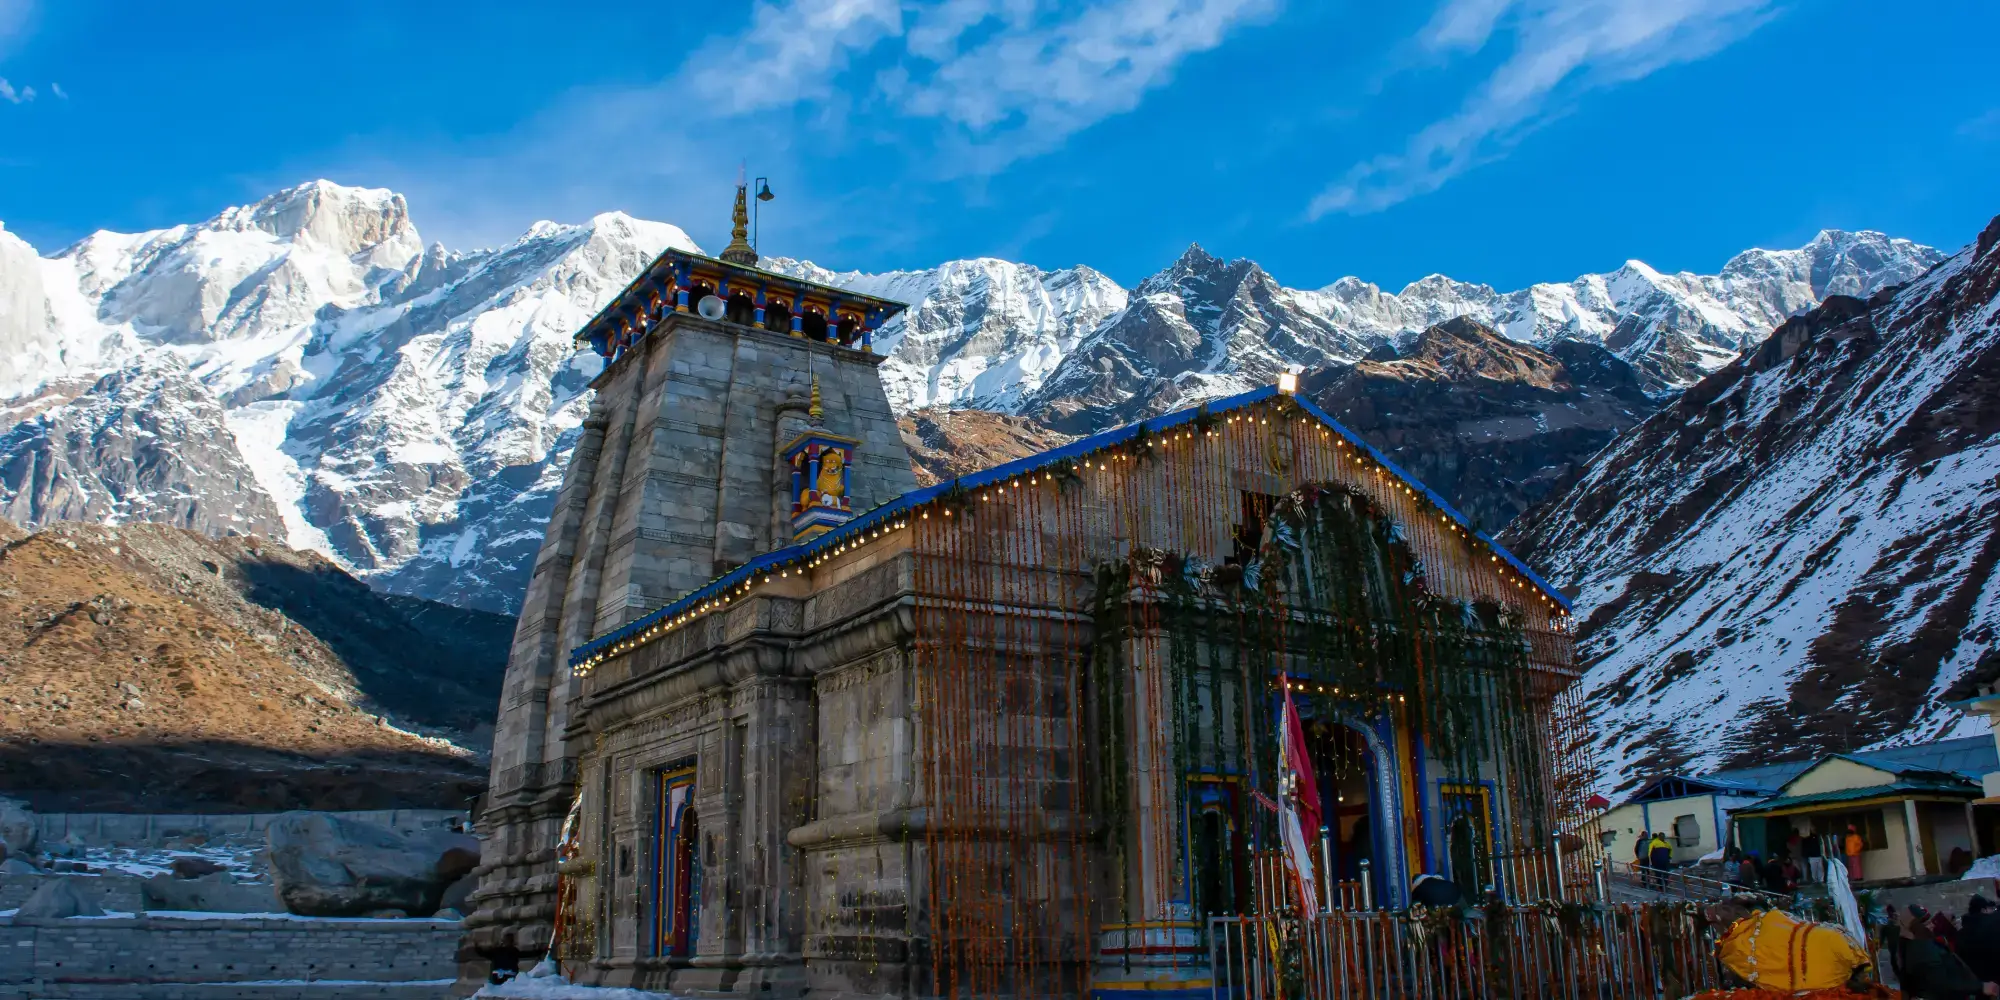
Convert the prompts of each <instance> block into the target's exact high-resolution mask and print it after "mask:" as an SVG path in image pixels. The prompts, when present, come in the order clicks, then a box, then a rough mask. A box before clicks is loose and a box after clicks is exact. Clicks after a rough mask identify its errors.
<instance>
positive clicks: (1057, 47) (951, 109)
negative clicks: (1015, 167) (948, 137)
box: [893, 0, 1277, 154]
mask: <svg viewBox="0 0 2000 1000" xmlns="http://www.w3.org/2000/svg"><path fill="white" fill-rule="evenodd" d="M1039 6H1040V5H1032V4H1026V3H1010V2H1008V0H986V2H984V3H981V2H979V0H962V2H958V3H947V4H944V5H942V6H940V7H938V8H933V9H932V10H930V11H927V12H926V15H925V16H924V17H923V18H921V19H920V20H919V22H918V24H917V25H916V26H915V28H913V29H912V31H911V40H912V42H913V44H912V45H911V46H909V49H910V52H909V55H910V59H909V60H907V62H906V66H905V68H906V69H907V70H908V71H909V72H910V82H909V83H908V85H907V86H906V87H904V88H903V89H902V91H901V93H900V94H896V95H893V96H895V97H896V98H897V99H898V105H899V106H900V107H901V109H902V110H903V111H904V112H906V113H908V114H912V115H917V116H921V117H928V118H937V119H940V120H943V121H945V122H948V123H951V124H952V125H955V126H957V127H959V128H961V129H963V130H964V134H965V135H966V136H967V137H969V138H971V139H972V140H974V141H975V142H986V141H990V140H995V139H1000V138H1003V137H1005V138H1009V139H1010V140H1011V141H1010V142H1009V145H1010V146H1011V147H1012V150H1011V152H1012V153H1015V154H1021V153H1031V152H1036V151H1040V150H1042V149H1046V148H1049V147H1051V146H1054V145H1057V144H1059V143H1060V142H1061V141H1062V140H1063V139H1066V138H1068V137H1069V136H1070V135H1072V134H1074V133H1076V132H1079V131H1081V130H1083V129H1085V128H1088V127H1090V126H1091V125H1094V124H1096V123H1097V122H1100V121H1102V120H1104V119H1106V118H1109V117H1112V116H1114V115H1119V114H1123V113H1125V112H1127V111H1131V110H1132V109H1134V108H1136V107H1138V106H1139V103H1140V101H1141V100H1143V99H1144V97H1145V95H1146V93H1147V92H1148V91H1150V90H1152V89H1153V88H1155V87H1157V86H1160V85H1162V84H1164V83H1166V82H1168V81H1169V80H1170V79H1171V78H1172V76H1173V72H1174V70H1175V69H1176V67H1178V66H1179V65H1180V63H1181V62H1182V60H1184V59H1186V58H1187V57H1188V56H1190V55H1194V54H1196V53H1199V52H1205V51H1207V50H1209V49H1213V48H1215V47H1216V46H1218V45H1220V44H1222V41H1223V39H1224V38H1225V37H1226V36H1227V35H1228V33H1229V31H1230V29H1232V28H1235V27H1237V26H1239V25H1241V24H1243V23H1245V22H1247V21H1250V20H1253V19H1256V18H1260V17H1263V16H1265V15H1267V14H1269V13H1271V12H1272V11H1273V10H1274V9H1275V8H1276V7H1277V2H1276V0H1114V2H1103V3H1097V4H1092V5H1089V6H1087V7H1083V8H1081V9H1077V8H1074V7H1071V8H1067V9H1065V11H1064V13H1063V14H1062V15H1061V16H1054V17H1052V16H1048V12H1047V11H1045V10H1041V9H1037V8H1039ZM982 8H983V9H982ZM975 13H981V14H984V15H985V16H983V17H975V16H973V15H974V14H975ZM927 29H934V30H932V32H931V34H930V35H925V34H924V32H925V31H926V30H927Z"/></svg>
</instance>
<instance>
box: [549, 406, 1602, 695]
mask: <svg viewBox="0 0 2000 1000" xmlns="http://www.w3.org/2000/svg"><path fill="white" fill-rule="evenodd" d="M1279 395H1280V393H1279V391H1278V388H1277V387H1276V386H1265V387H1263V388H1261V389H1252V390H1250V391H1249V392H1244V393H1238V394H1237V395H1234V396H1228V397H1225V398H1222V399H1212V400H1209V401H1208V402H1206V403H1205V404H1203V406H1206V407H1207V409H1208V412H1210V413H1228V412H1230V411H1231V410H1238V409H1242V408H1244V407H1248V406H1253V405H1256V404H1258V403H1263V402H1266V401H1269V400H1271V399H1273V398H1275V397H1278V396H1279ZM1286 398H1288V399H1290V400H1291V401H1292V402H1294V403H1296V404H1298V406H1299V408H1300V409H1301V410H1304V411H1305V412H1306V413H1308V414H1310V415H1311V416H1312V418H1313V419H1315V420H1318V421H1320V422H1321V423H1323V424H1325V425H1326V426H1327V427H1328V428H1329V429H1331V430H1332V431H1333V432H1334V433H1336V434H1339V435H1340V436H1341V438H1342V439H1344V440H1345V441H1346V442H1347V443H1348V444H1349V445H1351V446H1353V447H1355V448H1357V449H1360V450H1361V451H1362V452H1364V453H1366V454H1367V455H1368V457H1369V458H1371V459H1373V460H1374V461H1375V462H1376V463H1378V464H1380V465H1381V466H1382V467H1383V468H1385V469H1387V470H1388V471H1389V473H1390V474H1391V475H1393V476H1395V477H1396V478H1397V479H1400V480H1401V481H1402V482H1403V483H1404V485H1406V486H1408V487H1410V488H1411V489H1412V490H1413V491H1415V492H1417V493H1419V494H1422V496H1423V497H1424V499H1425V500H1428V501H1430V503H1431V504H1432V505H1433V506H1435V507H1437V508H1438V509H1439V510H1440V511H1442V512H1443V513H1444V514H1445V515H1446V516H1447V517H1450V518H1451V519H1452V520H1454V521H1456V522H1458V523H1459V524H1460V525H1461V526H1463V527H1464V528H1465V531H1466V533H1467V534H1470V535H1471V536H1473V537H1474V538H1477V539H1479V540H1480V541H1482V542H1485V543H1486V544H1487V545H1488V546H1489V547H1490V548H1491V549H1492V551H1493V553H1494V554H1495V555H1497V556H1499V557H1500V559H1501V560H1503V561H1504V562H1506V563H1507V565H1508V566H1509V567H1511V568H1512V569H1513V570H1514V571H1515V572H1517V573H1520V574H1521V575H1522V576H1525V577H1527V578H1528V579H1529V580H1530V581H1532V582H1533V583H1534V584H1535V586H1536V587H1538V588H1539V589H1540V590H1541V591H1542V592H1543V593H1545V594H1547V595H1548V596H1549V599H1550V600H1552V601H1554V602H1555V603H1556V605H1557V606H1558V607H1560V608H1562V609H1563V610H1564V611H1569V610H1571V606H1570V602H1569V599H1568V598H1566V597H1564V596H1563V595H1562V592H1561V591H1559V590H1557V589H1556V588H1555V587H1553V586H1551V585H1550V584H1549V582H1548V581H1546V580H1544V579H1542V577H1541V576H1540V575H1539V574H1537V573H1536V572H1535V571H1534V570H1532V569H1529V568H1528V564H1527V563H1524V562H1522V561H1521V560H1519V559H1517V558H1515V557H1514V554H1513V553H1511V552H1508V551H1507V549H1506V548H1505V547H1504V546H1502V545H1501V544H1500V543H1499V542H1496V541H1494V540H1493V537H1492V536H1491V535H1488V534H1487V533H1486V532H1484V531H1480V530H1478V529H1476V528H1474V527H1473V525H1472V522H1471V521H1470V520H1469V519H1467V518H1466V517H1465V515H1463V514H1460V513H1459V512H1458V509H1457V508H1455V507H1453V506H1452V505H1451V504H1450V503H1449V502H1447V501H1446V500H1445V498H1443V497H1441V496H1439V495H1437V494H1436V493H1434V492H1432V491H1431V489H1430V487H1428V486H1425V485H1424V484H1423V483H1421V482H1418V481H1417V478H1416V477H1415V476H1412V475H1410V474H1409V473H1408V472H1405V471H1403V469H1402V467H1401V466H1398V465H1397V464H1396V463H1394V462H1392V461H1390V460H1389V457H1388V456H1387V455H1384V454H1382V453H1381V452H1380V451H1377V450H1376V449H1375V447H1374V446H1373V445H1370V444H1369V443H1368V442H1366V441H1363V440H1362V439H1361V436H1360V435H1358V434H1356V433H1354V432H1353V431H1350V430H1348V429H1347V428H1346V427H1345V426H1343V425H1342V424H1341V423H1340V421H1338V420H1335V419H1333V415H1332V414H1329V413H1327V412H1326V411H1325V410H1322V409H1320V408H1319V407H1318V406H1315V405H1313V403H1312V402H1311V401H1310V400H1307V399H1304V398H1301V397H1298V396H1287V397H1286ZM1202 408H1203V407H1202V406H1191V407H1188V408H1187V409H1184V410H1175V411H1174V412H1172V413H1166V414H1162V415H1160V416H1157V417H1153V418H1151V419H1148V420H1141V421H1138V422H1136V423H1130V424H1126V425H1124V426H1122V427H1114V428H1112V429H1111V430H1108V431H1100V432H1098V433H1096V434H1092V435H1090V436H1089V437H1085V438H1079V439H1077V440H1075V441H1072V442H1070V443H1069V444H1066V445H1063V446H1062V447H1060V448H1052V449H1050V450H1048V451H1044V452H1039V453H1037V454H1034V455H1029V456H1027V457H1025V458H1018V459H1015V460H1014V461H1012V462H1007V463H1005V464H1003V465H996V466H994V467H993V468H991V469H985V470H983V471H980V472H975V473H972V474H970V475H966V476H960V477H958V478H957V479H954V480H951V481H949V482H943V483H939V484H937V485H936V486H927V487H924V488H923V489H919V490H912V491H911V492H909V493H905V494H903V495H902V496H900V497H897V498H896V499H894V500H890V501H888V502H887V503H884V504H881V505H880V506H877V507H876V508H874V509H873V510H870V511H868V512H867V513H865V514H862V515H860V516H859V517H856V518H855V519H854V520H852V521H849V522H847V523H846V524H843V525H841V526H840V527H838V528H835V529H833V530H832V531H828V532H826V533H825V534H822V535H820V536H818V537H816V538H814V539H812V540H811V541H808V542H803V543H800V544H798V545H790V546H786V547H785V548H781V549H776V550H773V551H771V552H768V553H765V554H764V555H761V556H758V557H757V558H755V559H752V560H750V561H749V562H747V563H745V564H743V565H742V566H739V567H737V568H736V569H734V570H731V571H730V572H728V573H726V574H724V575H722V576H719V577H717V578H715V579H714V580H711V581H709V582H708V583H707V584H705V585H703V586H701V587H700V588H698V589H696V590H694V591H693V592H692V593H689V594H688V595H687V596H686V597H683V598H681V599H680V600H677V601H674V602H673V603H671V604H668V605H666V606H665V607H662V608H659V609H657V610H655V611H653V612H651V613H649V614H647V615H646V616H644V617H642V618H639V619H638V620H636V621H633V622H631V623H629V624H627V625H624V626H622V627H620V628H617V629H614V630H612V631H610V632H606V633H605V634H603V635H601V636H598V637H597V638H595V639H592V640H590V641H589V642H586V643H584V644H583V645H581V646H578V647H576V649H575V650H573V651H572V652H571V653H570V657H569V662H570V666H571V667H576V666H578V665H579V664H582V663H585V662H586V661H590V660H591V658H592V657H596V656H599V654H600V653H603V652H604V651H606V650H609V649H611V648H612V647H614V646H618V645H619V644H621V643H627V642H633V641H635V640H639V639H641V638H642V637H644V636H647V635H648V634H651V633H654V632H656V631H658V629H659V627H660V625H661V623H663V622H671V621H673V620H675V619H677V618H679V617H681V616H682V615H686V614H688V613H690V612H691V611H700V610H702V609H704V608H707V607H710V606H712V605H713V604H714V603H716V602H718V601H720V602H723V603H727V599H728V595H729V592H730V591H731V590H732V589H734V588H737V587H740V586H742V584H743V583H744V582H745V581H747V580H750V579H752V578H754V577H755V576H757V575H758V574H760V573H764V572H767V571H771V570H775V569H776V568H778V567H779V566H784V565H790V564H792V563H797V562H802V561H804V560H807V559H811V558H816V557H818V556H821V555H825V554H827V553H829V552H832V551H833V550H834V549H835V548H836V547H840V546H845V545H847V544H849V543H853V542H859V541H861V540H863V539H864V538H866V537H868V535H869V534H870V533H871V532H874V531H877V530H879V529H881V528H883V527H884V526H885V525H892V524H894V523H895V521H896V520H897V519H898V518H900V517H902V516H904V515H905V514H908V513H909V512H910V511H912V510H914V509H916V508H917V507H919V506H922V505H923V504H926V503H929V502H931V501H932V500H936V499H937V498H939V497H940V496H943V495H944V494H945V493H947V492H948V491H950V490H952V489H953V488H958V489H964V490H975V489H979V488H981V487H984V486H991V485H994V484H996V483H1005V482H1006V481H1008V480H1009V479H1012V478H1013V477H1015V476H1019V475H1022V474H1024V473H1029V472H1033V471H1035V470H1037V469H1040V468H1042V467H1043V466H1046V465H1049V464H1052V463H1054V462H1057V461H1062V460H1066V459H1072V458H1081V457H1083V456H1084V455H1087V454H1090V453H1092V452H1096V451H1100V450H1102V449H1104V448H1109V447H1112V446H1114V445H1118V444H1123V443H1124V442H1126V441H1128V440H1130V439H1132V438H1133V437H1135V436H1137V435H1138V434H1139V433H1140V429H1141V428H1144V429H1145V432H1146V433H1148V434H1153V433H1157V432H1159V431H1164V430H1166V429H1168V428H1171V427H1178V426H1180V425H1182V424H1185V423H1189V422H1191V421H1193V420H1194V419H1195V417H1196V416H1197V415H1198V414H1199V413H1200V412H1201V410H1202Z"/></svg>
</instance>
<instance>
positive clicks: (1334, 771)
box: [1306, 719, 1389, 910]
mask: <svg viewBox="0 0 2000 1000" xmlns="http://www.w3.org/2000/svg"><path fill="white" fill-rule="evenodd" d="M1306 735H1307V737H1308V740H1307V750H1308V751H1309V752H1310V753H1311V754H1312V762H1313V774H1314V776H1315V777H1316V778H1317V779H1318V784H1319V795H1320V812H1321V814H1322V822H1323V823H1324V824H1325V826H1326V838H1327V844H1326V847H1327V851H1328V853H1329V854H1330V855H1331V856H1332V864H1331V866H1330V868H1331V877H1330V879H1329V881H1330V882H1331V883H1332V886H1333V888H1332V899H1331V904H1332V905H1333V906H1334V907H1335V908H1336V909H1344V910H1358V909H1361V907H1362V904H1363V893H1362V891H1361V880H1362V871H1363V866H1362V864H1361V862H1362V861H1364V860H1365V861H1367V862H1368V865H1367V872H1368V881H1369V883H1370V886H1369V888H1370V890H1371V891H1370V893H1369V894H1368V898H1370V899H1372V900H1373V901H1374V903H1375V905H1377V906H1383V905H1386V902H1387V900H1388V899H1389V897H1388V896H1387V895H1385V894H1384V892H1383V889H1384V886H1385V885H1386V883H1385V882H1384V881H1383V880H1384V878H1385V877H1386V876H1387V874H1388V873H1387V872H1385V871H1384V870H1383V865H1382V861H1381V858H1380V857H1379V856H1378V854H1377V849H1376V843H1375V841H1376V838H1377V836H1378V834H1379V830H1380V825H1381V824H1380V822H1379V817H1378V816H1377V815H1376V809H1377V805H1376V803H1377V801H1378V794H1377V789H1376V788H1375V771H1376V768H1375V753H1374V751H1373V750H1372V749H1370V747H1369V745H1368V738H1367V737H1366V736H1364V735H1362V734H1361V732H1360V731H1359V730H1357V729H1355V728H1354V727H1352V726H1350V725H1347V724H1346V723H1344V722H1341V721H1338V720H1334V719H1319V720H1315V721H1312V722H1309V723H1307V724H1306Z"/></svg>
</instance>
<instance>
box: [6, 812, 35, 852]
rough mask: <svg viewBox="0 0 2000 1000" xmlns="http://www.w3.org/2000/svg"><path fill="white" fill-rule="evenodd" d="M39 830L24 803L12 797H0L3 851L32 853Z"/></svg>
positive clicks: (32, 815) (32, 814) (33, 816)
mask: <svg viewBox="0 0 2000 1000" xmlns="http://www.w3.org/2000/svg"><path fill="white" fill-rule="evenodd" d="M40 832H41V831H40V829H39V828H37V827H36V825H35V814H34V813H32V812H29V811H28V807H27V805H26V804H24V803H22V802H19V801H16V800H14V799H0V846H4V847H5V848H6V852H5V853H7V854H10V855H26V854H33V853H34V851H35V841H36V839H37V837H38V835H39V834H40Z"/></svg>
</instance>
